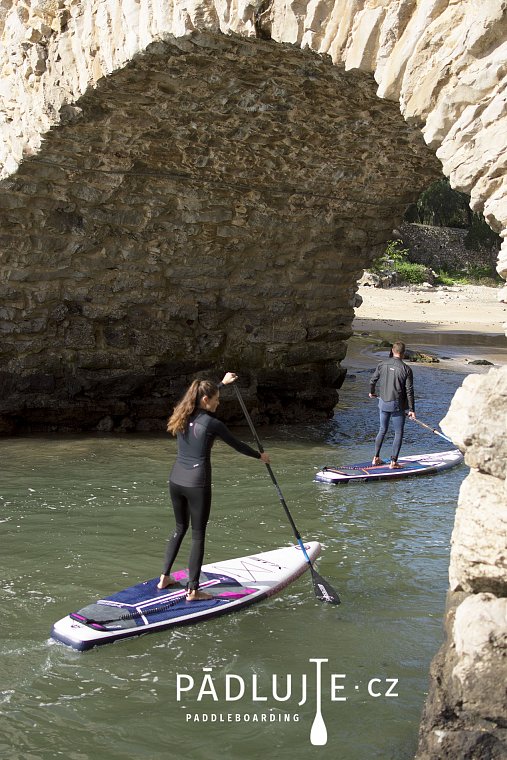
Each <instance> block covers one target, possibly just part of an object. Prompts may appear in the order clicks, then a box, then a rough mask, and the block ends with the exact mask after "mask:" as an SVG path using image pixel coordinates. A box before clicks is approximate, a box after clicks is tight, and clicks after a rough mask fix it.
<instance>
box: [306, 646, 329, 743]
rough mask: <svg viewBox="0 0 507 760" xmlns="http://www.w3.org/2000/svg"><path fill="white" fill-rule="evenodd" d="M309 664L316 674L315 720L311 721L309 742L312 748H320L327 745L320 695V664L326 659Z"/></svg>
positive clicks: (311, 660) (315, 660) (313, 660)
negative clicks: (312, 664)
mask: <svg viewBox="0 0 507 760" xmlns="http://www.w3.org/2000/svg"><path fill="white" fill-rule="evenodd" d="M310 662H314V663H315V664H316V665H317V673H316V697H317V699H316V705H315V718H314V719H313V723H312V728H311V731H310V742H311V743H312V744H313V746H314V747H322V746H323V745H324V744H327V728H326V724H325V723H324V718H323V717H322V712H321V693H320V681H321V678H320V668H321V663H322V662H327V659H323V660H317V659H310Z"/></svg>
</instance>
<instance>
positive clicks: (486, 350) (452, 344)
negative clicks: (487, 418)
mask: <svg viewBox="0 0 507 760" xmlns="http://www.w3.org/2000/svg"><path fill="white" fill-rule="evenodd" d="M358 293H359V295H360V296H361V298H362V299H363V303H362V304H361V306H359V307H357V308H356V317H355V320H354V323H353V328H354V333H355V334H356V336H362V337H363V338H366V337H368V336H370V337H372V338H375V339H378V338H384V339H387V340H391V341H393V340H395V339H396V338H399V339H401V340H404V341H405V343H406V344H407V346H409V347H410V348H413V349H416V350H424V351H427V352H428V353H432V354H434V355H435V356H437V357H438V358H439V359H440V362H441V363H443V364H446V363H447V362H453V363H454V364H455V363H459V364H468V363H469V362H471V361H474V360H477V359H486V360H488V361H490V362H492V363H493V364H495V365H502V364H507V338H506V337H505V330H506V329H507V324H506V323H507V304H506V303H501V302H500V301H499V300H498V295H499V293H500V288H494V287H486V286H483V285H460V286H453V287H436V288H431V289H427V288H424V287H422V286H421V287H418V286H405V287H392V288H374V287H371V286H365V285H362V286H360V287H359V290H358ZM356 348H357V342H356ZM351 349H352V346H351ZM354 356H355V357H356V358H359V357H357V350H351V351H349V356H348V358H349V360H351V361H352V359H353V357H354ZM446 357H447V358H446ZM345 363H347V362H345ZM354 363H355V364H356V362H354ZM472 368H473V370H474V371H476V368H477V369H478V367H477V365H471V367H470V369H471V370H472ZM484 369H487V368H482V371H484Z"/></svg>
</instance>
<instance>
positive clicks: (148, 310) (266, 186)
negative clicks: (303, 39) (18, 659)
mask: <svg viewBox="0 0 507 760" xmlns="http://www.w3.org/2000/svg"><path fill="white" fill-rule="evenodd" d="M69 109H70V107H69V108H67V110H65V111H64V115H63V116H62V119H61V122H60V125H59V126H58V127H55V128H53V129H52V130H51V131H50V132H48V133H47V134H46V135H45V138H44V143H43V147H42V150H41V152H40V153H39V154H38V155H37V156H34V157H31V158H27V159H25V161H24V162H23V163H22V164H21V165H20V166H19V168H18V170H17V172H16V173H15V174H14V175H13V176H12V177H10V178H8V179H5V180H4V181H3V183H2V184H1V186H0V207H1V208H2V228H1V235H0V244H1V246H2V263H1V271H2V275H3V276H2V285H1V286H0V293H1V295H2V298H3V302H4V304H5V308H4V309H3V310H2V311H1V312H0V332H1V333H2V336H3V340H2V344H1V347H0V352H1V356H2V365H3V367H2V369H3V371H2V374H1V383H2V391H3V392H2V413H3V417H2V424H3V429H4V431H6V432H9V431H14V430H55V429H58V430H65V429H85V430H86V429H99V430H120V431H124V430H131V429H135V430H152V429H159V430H162V429H163V425H164V418H165V417H166V416H167V414H168V412H169V411H170V409H171V406H172V404H173V403H174V401H175V400H176V398H177V397H178V395H179V394H180V393H181V391H182V389H183V387H184V386H185V385H186V384H187V382H188V380H189V377H190V376H191V375H192V374H194V373H195V372H201V373H211V374H212V376H214V377H218V375H219V373H220V372H223V371H225V370H227V369H234V370H236V371H238V372H240V374H241V376H242V380H244V381H245V382H246V383H247V384H248V391H247V393H248V395H249V397H250V398H249V400H250V402H251V404H252V405H254V406H256V408H257V412H256V413H257V416H258V417H260V418H261V419H269V420H271V421H273V420H277V419H284V420H291V419H304V418H305V416H308V417H312V418H315V416H319V415H321V416H325V415H329V413H331V411H332V409H333V407H334V405H335V403H336V400H337V396H336V388H337V387H338V386H339V385H340V382H341V378H342V373H341V370H340V368H339V361H340V359H341V358H343V356H344V355H345V350H346V349H345V340H346V339H347V337H348V336H349V335H350V333H351V330H350V324H351V320H352V317H353V299H354V292H355V288H356V281H357V279H358V277H359V276H360V274H361V269H362V267H363V266H364V264H365V262H366V261H369V260H371V256H372V255H373V253H374V252H375V251H376V249H377V246H378V244H380V243H381V242H382V241H383V240H384V239H385V238H386V236H389V235H390V232H391V230H392V227H393V224H394V223H395V221H396V220H397V219H398V218H399V215H400V214H401V213H402V212H403V210H404V208H405V206H406V204H407V202H408V201H409V200H410V199H412V198H413V196H414V195H415V193H416V188H421V186H422V185H423V184H424V183H425V182H427V180H428V178H429V177H432V176H434V175H435V174H436V172H437V171H438V165H437V161H436V159H435V158H434V156H433V155H432V153H431V151H430V150H429V149H428V148H427V147H426V146H425V145H424V142H423V140H422V138H421V136H420V133H419V131H418V130H416V129H415V128H414V127H411V126H408V125H407V124H406V123H405V122H404V121H403V119H402V117H401V116H400V114H399V110H398V108H397V106H396V105H395V104H393V103H390V102H388V101H381V100H379V99H378V98H377V97H376V95H375V91H374V82H373V79H372V77H371V75H369V74H365V73H363V72H351V73H349V74H346V73H345V72H344V71H343V70H340V69H339V68H337V67H336V66H333V64H332V62H331V61H330V60H327V61H326V60H322V59H321V58H319V57H318V56H316V55H315V54H313V53H310V52H302V51H301V50H299V49H297V48H293V47H283V46H280V45H276V44H275V43H273V42H266V41H253V40H241V39H237V38H234V39H232V38H229V37H225V36H223V35H209V34H202V35H200V36H198V37H192V38H191V39H186V38H185V39H179V40H176V39H171V40H169V41H166V42H158V43H153V44H152V45H150V46H149V47H148V48H147V49H146V50H145V51H144V53H143V54H142V55H139V56H137V57H136V58H135V60H133V61H132V62H131V63H130V64H129V65H128V66H127V67H126V68H124V69H122V70H120V71H117V72H115V73H113V74H111V75H110V76H109V77H107V78H105V79H103V80H101V81H100V82H99V83H98V84H97V86H96V87H95V88H93V89H91V90H90V91H89V92H88V93H87V94H86V95H83V96H82V97H81V98H80V99H79V100H78V101H77V102H76V103H75V104H74V105H73V106H72V108H71V109H70V110H69ZM379 215H380V217H379ZM233 408H234V409H235V410H236V405H232V404H231V409H230V410H229V409H228V406H227V403H226V404H225V405H224V413H225V415H226V416H228V415H229V413H230V411H232V409H233ZM236 414H237V411H236Z"/></svg>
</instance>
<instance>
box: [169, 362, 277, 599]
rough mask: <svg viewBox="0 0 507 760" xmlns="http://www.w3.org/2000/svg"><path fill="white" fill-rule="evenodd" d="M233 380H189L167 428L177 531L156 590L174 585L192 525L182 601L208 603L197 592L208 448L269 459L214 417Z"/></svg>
mask: <svg viewBox="0 0 507 760" xmlns="http://www.w3.org/2000/svg"><path fill="white" fill-rule="evenodd" d="M236 379H237V375H235V374H234V372H227V373H226V375H225V376H224V379H223V380H222V382H221V383H219V384H218V385H217V384H216V383H214V382H212V381H211V380H194V381H193V383H192V384H191V385H190V387H189V388H188V390H187V392H186V393H185V395H184V396H183V398H182V399H181V401H180V402H179V403H178V404H177V405H176V407H175V408H174V411H173V413H172V415H171V417H170V418H169V421H168V423H167V431H168V432H169V433H172V434H173V435H175V436H176V438H177V441H178V456H177V458H176V462H175V463H174V466H173V468H172V470H171V475H170V477H169V492H170V494H171V501H172V505H173V509H174V517H175V521H176V528H175V530H174V533H173V535H172V536H171V537H170V538H169V539H168V541H167V549H166V555H165V562H164V570H163V572H162V575H161V576H160V581H159V584H158V586H157V588H159V589H164V588H168V586H172V585H174V584H175V582H176V581H174V579H173V578H171V576H170V575H169V573H170V571H171V567H172V565H173V562H174V560H175V559H176V555H177V554H178V550H179V548H180V546H181V542H182V541H183V538H184V536H185V533H186V532H187V530H188V526H189V523H190V522H191V523H192V545H191V548H190V561H189V578H188V583H187V601H189V602H193V601H199V600H202V599H211V598H212V597H211V595H210V594H207V593H205V592H204V591H199V576H200V574H201V566H202V562H203V557H204V540H205V535H206V525H207V523H208V518H209V514H210V509H211V447H212V446H213V443H214V442H215V439H216V438H221V439H222V441H224V442H225V443H227V444H228V445H229V446H232V448H233V449H236V451H239V452H240V454H245V455H246V456H248V457H253V458H254V459H260V460H261V461H262V462H264V463H265V464H269V456H268V455H267V454H266V453H265V452H263V453H262V454H261V453H260V452H259V451H256V450H255V449H252V448H251V447H250V446H248V444H246V443H243V441H240V440H239V439H238V438H236V437H235V436H233V434H232V433H231V432H230V430H229V429H228V428H227V427H226V426H225V425H224V423H223V422H221V421H220V420H218V419H217V418H216V417H215V416H214V413H215V412H216V410H217V407H218V404H219V402H220V387H221V386H222V385H228V384H229V383H233V382H234V381H235V380H236Z"/></svg>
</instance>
